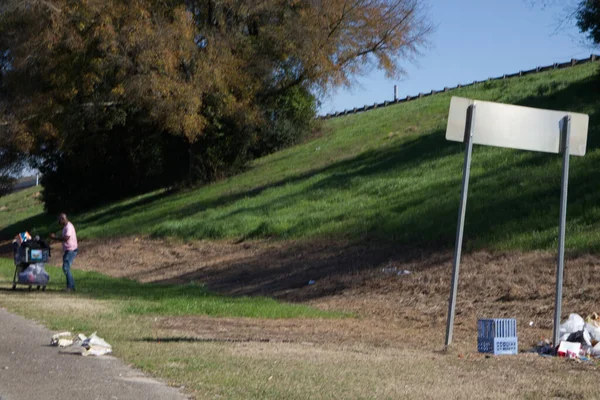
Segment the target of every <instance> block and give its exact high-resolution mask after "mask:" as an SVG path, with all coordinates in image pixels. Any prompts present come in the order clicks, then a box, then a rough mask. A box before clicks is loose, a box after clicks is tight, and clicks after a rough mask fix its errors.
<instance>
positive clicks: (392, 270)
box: [381, 267, 411, 275]
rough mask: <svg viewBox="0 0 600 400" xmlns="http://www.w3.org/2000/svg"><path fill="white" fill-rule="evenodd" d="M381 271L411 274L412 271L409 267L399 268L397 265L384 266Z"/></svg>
mask: <svg viewBox="0 0 600 400" xmlns="http://www.w3.org/2000/svg"><path fill="white" fill-rule="evenodd" d="M381 272H383V273H384V274H388V275H410V274H411V272H410V271H409V270H407V269H398V268H396V267H386V268H382V269H381Z"/></svg>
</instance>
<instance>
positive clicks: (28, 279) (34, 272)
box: [19, 263, 50, 286]
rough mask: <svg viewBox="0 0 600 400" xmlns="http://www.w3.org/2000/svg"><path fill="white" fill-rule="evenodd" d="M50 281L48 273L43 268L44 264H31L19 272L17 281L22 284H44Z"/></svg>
mask: <svg viewBox="0 0 600 400" xmlns="http://www.w3.org/2000/svg"><path fill="white" fill-rule="evenodd" d="M48 281H50V275H48V273H47V272H46V270H45V269H44V264H42V263H39V264H31V265H30V266H28V267H27V268H26V269H25V270H24V271H23V272H21V273H20V274H19V283H21V284H24V285H41V286H46V285H47V284H48Z"/></svg>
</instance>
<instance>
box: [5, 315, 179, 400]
mask: <svg viewBox="0 0 600 400" xmlns="http://www.w3.org/2000/svg"><path fill="white" fill-rule="evenodd" d="M52 334H53V332H51V331H49V330H48V329H46V328H45V327H43V326H41V325H39V324H36V323H35V322H32V321H29V320H26V319H24V318H21V317H19V316H16V315H13V314H10V313H8V312H7V311H6V310H4V309H2V308H0V400H31V399H48V400H53V399H57V400H58V399H60V400H104V399H108V400H124V399H136V400H137V399H146V400H154V399H157V400H158V399H161V400H182V399H185V398H186V397H185V396H184V395H183V394H181V393H180V392H179V391H178V390H177V389H174V388H171V387H168V386H167V385H165V384H164V383H161V382H158V381H156V380H154V379H151V378H149V377H147V376H145V375H144V374H142V373H141V372H139V371H136V370H134V369H132V368H129V367H127V366H126V365H125V364H123V362H121V361H120V360H119V359H117V358H114V357H108V356H103V357H93V356H88V357H83V356H80V355H69V354H59V352H58V348H57V347H51V346H49V343H50V338H51V337H52Z"/></svg>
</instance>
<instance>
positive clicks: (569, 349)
mask: <svg viewBox="0 0 600 400" xmlns="http://www.w3.org/2000/svg"><path fill="white" fill-rule="evenodd" d="M580 352H581V343H572V342H560V346H558V351H557V352H556V354H557V355H558V356H559V357H566V358H579V356H580Z"/></svg>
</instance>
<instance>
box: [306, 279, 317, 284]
mask: <svg viewBox="0 0 600 400" xmlns="http://www.w3.org/2000/svg"><path fill="white" fill-rule="evenodd" d="M315 283H317V282H316V281H313V280H312V279H311V280H310V281H308V284H309V285H314V284H315Z"/></svg>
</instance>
